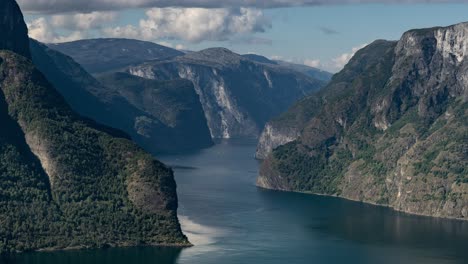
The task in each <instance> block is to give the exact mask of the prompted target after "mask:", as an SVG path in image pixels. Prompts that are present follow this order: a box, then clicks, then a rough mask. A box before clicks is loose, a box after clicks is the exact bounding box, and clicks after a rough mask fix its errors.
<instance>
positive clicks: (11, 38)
mask: <svg viewBox="0 0 468 264" xmlns="http://www.w3.org/2000/svg"><path fill="white" fill-rule="evenodd" d="M11 14H15V15H13V16H12V15H11ZM0 34H1V38H0V50H4V49H6V50H12V51H14V52H16V53H18V54H21V55H23V56H25V57H27V58H30V57H31V55H30V53H29V45H28V42H27V40H28V28H27V27H26V23H24V20H23V14H21V12H20V11H19V6H18V4H17V3H16V2H15V1H10V0H5V1H1V2H0Z"/></svg>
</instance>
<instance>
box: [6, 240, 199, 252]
mask: <svg viewBox="0 0 468 264" xmlns="http://www.w3.org/2000/svg"><path fill="white" fill-rule="evenodd" d="M193 246H194V245H193V244H191V243H190V242H188V243H187V244H184V243H175V244H141V245H137V244H135V245H133V244H128V245H125V244H113V245H110V244H107V245H104V246H102V247H88V246H85V245H81V246H71V247H49V248H39V249H34V250H28V251H20V252H16V253H15V254H23V253H30V252H60V251H80V250H94V249H109V248H138V247H154V248H174V249H184V248H190V247H193Z"/></svg>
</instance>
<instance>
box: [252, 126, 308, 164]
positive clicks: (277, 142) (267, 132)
mask: <svg viewBox="0 0 468 264" xmlns="http://www.w3.org/2000/svg"><path fill="white" fill-rule="evenodd" d="M298 137H299V130H298V129H297V128H290V127H286V128H283V127H281V126H280V127H279V128H277V127H275V125H274V124H272V123H267V125H266V126H265V129H263V132H262V134H261V135H260V140H259V142H258V146H257V152H256V153H255V157H256V158H257V159H265V158H266V157H267V156H268V155H269V154H270V153H271V152H272V151H273V149H275V148H276V147H279V146H281V145H284V144H286V143H289V142H292V141H294V140H296V139H297V138H298Z"/></svg>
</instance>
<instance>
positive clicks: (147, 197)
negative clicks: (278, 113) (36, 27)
mask: <svg viewBox="0 0 468 264" xmlns="http://www.w3.org/2000/svg"><path fill="white" fill-rule="evenodd" d="M5 2H10V3H9V5H12V6H16V8H14V9H10V10H9V12H8V13H6V16H7V17H5V18H4V20H3V21H18V20H19V19H20V17H22V15H21V11H20V10H19V8H18V7H17V5H16V3H15V2H14V1H13V0H4V1H3V2H2V4H5ZM2 23H3V22H2ZM18 25H20V27H19V28H18V30H16V27H15V26H12V27H8V29H9V30H11V31H14V33H15V34H19V32H21V29H22V26H21V25H22V23H18ZM4 26H5V25H3V24H2V25H0V27H1V28H4ZM12 34H13V33H11V32H3V31H2V33H1V34H0V42H2V43H10V41H12V40H11V39H8V40H7V39H5V37H10V36H11V35H12ZM26 34H27V33H26ZM24 41H25V42H24ZM29 44H30V43H29V39H28V38H27V35H25V36H22V37H21V36H18V37H17V38H16V39H15V40H14V42H13V43H12V44H11V45H12V47H14V48H12V50H1V51H0V120H1V121H2V128H1V129H0V222H1V224H0V237H1V240H0V253H8V252H19V251H28V250H38V249H63V248H88V247H104V246H130V245H171V246H186V245H188V244H189V243H188V241H187V239H186V237H185V236H184V235H183V234H182V231H181V229H180V226H179V223H178V220H177V194H176V183H175V181H174V177H173V173H172V170H171V169H170V168H168V167H166V166H165V165H164V164H162V163H160V162H158V161H157V160H155V159H154V158H153V157H152V156H151V155H149V154H148V153H146V152H144V151H143V150H142V149H141V148H139V147H137V146H136V145H135V144H134V143H132V142H131V141H130V140H129V139H128V136H127V135H126V134H124V133H123V132H120V131H118V130H115V129H112V128H109V127H106V126H103V125H99V124H97V123H95V122H94V121H91V120H89V119H85V118H83V117H81V116H80V115H78V114H76V113H75V112H73V110H72V109H71V108H70V107H69V106H68V104H67V103H66V102H65V100H64V98H63V97H62V96H61V95H60V94H59V93H58V92H57V91H56V90H55V89H54V88H53V86H52V85H51V83H50V82H49V81H48V80H47V79H46V78H45V77H44V75H43V74H42V73H41V72H40V71H38V70H37V69H36V67H35V65H33V64H32V63H31V60H30V59H29V58H27V57H24V56H22V55H24V54H27V52H26V53H23V54H18V53H15V52H16V51H17V49H16V48H17V47H25V46H29ZM4 48H5V47H4Z"/></svg>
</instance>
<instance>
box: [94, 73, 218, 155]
mask: <svg viewBox="0 0 468 264" xmlns="http://www.w3.org/2000/svg"><path fill="white" fill-rule="evenodd" d="M98 80H99V81H100V82H101V83H102V84H103V85H105V87H108V88H112V89H114V90H115V92H117V93H119V94H120V96H121V97H122V98H125V99H126V100H127V101H128V102H129V103H130V104H131V105H132V106H133V107H135V108H136V109H138V110H140V111H141V112H143V114H141V115H139V116H135V117H132V120H135V122H134V125H133V130H132V131H133V132H136V134H137V135H135V137H134V138H135V139H136V140H137V142H141V144H142V146H148V149H149V150H151V151H153V152H165V153H176V152H181V151H182V152H183V151H192V150H196V149H201V148H206V147H209V146H211V145H213V141H212V139H211V136H210V131H209V129H208V126H207V122H206V118H205V115H204V113H203V108H202V106H201V104H200V100H199V98H198V95H197V93H196V92H195V90H194V88H193V84H192V83H191V82H190V81H187V80H184V79H175V80H168V81H156V80H148V79H144V78H141V77H137V76H133V75H130V74H127V73H121V72H116V73H108V74H103V75H100V76H99V77H98ZM133 134H135V133H133ZM133 134H132V135H133Z"/></svg>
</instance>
